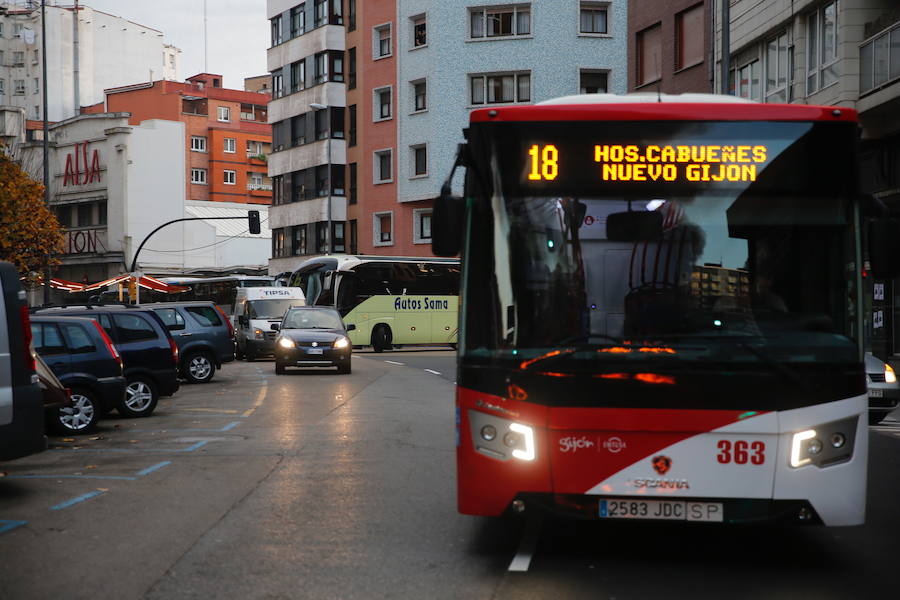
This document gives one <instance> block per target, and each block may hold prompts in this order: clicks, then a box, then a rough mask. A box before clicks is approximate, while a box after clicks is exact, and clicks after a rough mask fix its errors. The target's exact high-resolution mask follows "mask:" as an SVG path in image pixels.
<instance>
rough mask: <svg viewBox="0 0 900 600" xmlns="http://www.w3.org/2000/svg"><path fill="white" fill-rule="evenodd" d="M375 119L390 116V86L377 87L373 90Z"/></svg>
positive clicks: (383, 118) (378, 119)
mask: <svg viewBox="0 0 900 600" xmlns="http://www.w3.org/2000/svg"><path fill="white" fill-rule="evenodd" d="M374 109H375V110H374V114H375V119H373V120H374V121H384V120H386V119H390V118H391V88H390V87H386V88H378V89H376V90H375V107H374Z"/></svg>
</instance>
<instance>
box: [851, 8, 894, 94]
mask: <svg viewBox="0 0 900 600" xmlns="http://www.w3.org/2000/svg"><path fill="white" fill-rule="evenodd" d="M898 80H900V21H898V22H896V23H894V24H893V25H891V26H890V27H888V28H887V29H885V30H883V31H881V32H879V33H877V34H875V35H874V36H872V37H871V38H869V39H868V40H866V41H865V42H863V43H862V44H860V46H859V95H860V96H862V95H864V94H868V93H870V92H874V91H876V90H879V89H881V88H884V87H886V86H888V85H891V84H893V83H895V82H897V81H898Z"/></svg>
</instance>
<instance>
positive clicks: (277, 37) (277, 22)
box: [269, 15, 282, 46]
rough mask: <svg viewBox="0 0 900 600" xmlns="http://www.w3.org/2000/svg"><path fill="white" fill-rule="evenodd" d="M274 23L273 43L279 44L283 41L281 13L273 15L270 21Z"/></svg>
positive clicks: (274, 44)
mask: <svg viewBox="0 0 900 600" xmlns="http://www.w3.org/2000/svg"><path fill="white" fill-rule="evenodd" d="M269 22H270V23H271V24H272V45H273V46H277V45H278V44H280V43H281V42H282V39H281V15H278V16H277V17H273V18H272V19H270V21H269Z"/></svg>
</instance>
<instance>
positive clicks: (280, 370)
mask: <svg viewBox="0 0 900 600" xmlns="http://www.w3.org/2000/svg"><path fill="white" fill-rule="evenodd" d="M275 374H276V375H284V365H283V364H281V363H280V362H278V361H277V360H276V361H275Z"/></svg>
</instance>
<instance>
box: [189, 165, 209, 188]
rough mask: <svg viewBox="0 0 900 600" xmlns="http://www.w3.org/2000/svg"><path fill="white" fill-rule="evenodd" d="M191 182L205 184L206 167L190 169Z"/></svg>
mask: <svg viewBox="0 0 900 600" xmlns="http://www.w3.org/2000/svg"><path fill="white" fill-rule="evenodd" d="M191 183H198V184H200V185H206V169H191Z"/></svg>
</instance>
